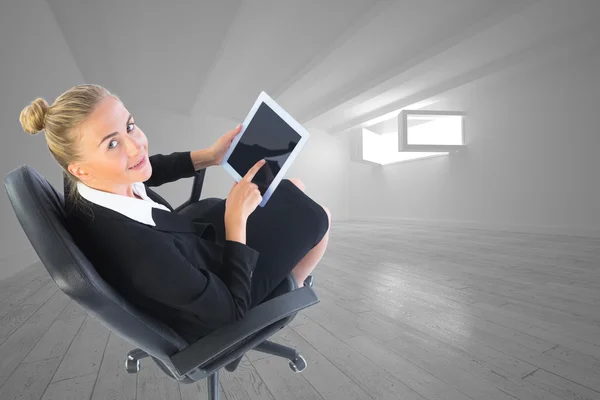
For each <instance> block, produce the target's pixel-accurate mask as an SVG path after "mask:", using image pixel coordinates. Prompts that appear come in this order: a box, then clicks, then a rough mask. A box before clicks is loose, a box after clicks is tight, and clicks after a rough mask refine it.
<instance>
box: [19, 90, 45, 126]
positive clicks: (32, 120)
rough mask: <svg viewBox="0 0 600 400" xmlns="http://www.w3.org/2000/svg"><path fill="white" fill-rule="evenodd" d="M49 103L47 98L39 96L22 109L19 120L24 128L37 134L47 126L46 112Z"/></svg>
mask: <svg viewBox="0 0 600 400" xmlns="http://www.w3.org/2000/svg"><path fill="white" fill-rule="evenodd" d="M49 108H50V107H49V106H48V103H47V102H46V100H44V99H42V98H41V97H38V98H37V99H35V100H34V101H33V102H32V103H31V104H30V105H28V106H27V107H25V108H24V109H23V110H22V111H21V115H20V117H19V121H20V122H21V126H22V127H23V130H24V131H25V132H27V133H30V134H32V135H35V134H36V133H38V132H39V131H41V130H42V129H44V128H45V125H46V123H45V120H46V113H47V112H48V109H49Z"/></svg>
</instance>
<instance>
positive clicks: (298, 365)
mask: <svg viewBox="0 0 600 400" xmlns="http://www.w3.org/2000/svg"><path fill="white" fill-rule="evenodd" d="M290 368H291V369H292V371H294V372H302V371H304V369H305V368H306V360H305V359H304V357H302V356H300V355H299V356H298V357H297V358H295V359H293V360H290Z"/></svg>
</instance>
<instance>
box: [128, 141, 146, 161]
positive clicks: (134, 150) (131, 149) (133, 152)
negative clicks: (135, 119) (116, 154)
mask: <svg viewBox="0 0 600 400" xmlns="http://www.w3.org/2000/svg"><path fill="white" fill-rule="evenodd" d="M125 143H126V148H127V154H128V155H129V156H130V157H131V158H134V157H137V156H138V155H140V153H141V152H142V149H143V146H142V144H141V143H139V142H138V141H137V140H135V139H134V138H132V137H130V136H129V137H127V140H126V142H125Z"/></svg>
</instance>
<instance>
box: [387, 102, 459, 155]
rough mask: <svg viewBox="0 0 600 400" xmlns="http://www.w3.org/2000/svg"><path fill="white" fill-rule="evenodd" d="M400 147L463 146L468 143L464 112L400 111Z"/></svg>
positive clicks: (434, 148)
mask: <svg viewBox="0 0 600 400" xmlns="http://www.w3.org/2000/svg"><path fill="white" fill-rule="evenodd" d="M398 128H399V129H398V131H399V132H398V134H399V135H398V136H399V139H398V151H410V152H413V151H417V152H419V151H437V152H448V151H456V150H460V149H461V148H462V147H464V145H465V130H464V113H463V112H460V111H429V110H402V111H401V112H400V114H398Z"/></svg>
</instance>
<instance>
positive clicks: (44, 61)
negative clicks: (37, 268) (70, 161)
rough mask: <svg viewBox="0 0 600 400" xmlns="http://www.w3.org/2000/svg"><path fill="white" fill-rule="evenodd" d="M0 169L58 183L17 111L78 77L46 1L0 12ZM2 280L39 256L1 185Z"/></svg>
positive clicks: (41, 140)
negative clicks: (30, 172) (29, 169)
mask: <svg viewBox="0 0 600 400" xmlns="http://www.w3.org/2000/svg"><path fill="white" fill-rule="evenodd" d="M0 38H1V39H0V54H1V55H2V62H1V63H0V93H2V96H1V98H0V102H1V103H0V126H1V129H2V141H3V142H2V145H1V146H0V173H1V174H2V177H3V178H4V175H5V174H6V173H8V172H9V171H10V170H12V169H14V168H16V167H18V166H20V165H21V164H29V165H31V166H33V167H34V168H36V169H37V170H38V171H40V172H42V173H43V174H44V175H45V176H46V177H47V179H48V180H49V181H50V183H52V184H58V183H60V179H61V176H60V168H59V167H58V165H57V164H56V162H55V161H54V159H53V158H52V157H51V155H50V152H49V151H48V149H47V147H46V143H45V140H44V137H43V134H40V135H38V136H29V135H28V134H27V133H25V132H24V131H23V129H22V128H21V124H20V123H19V113H20V112H21V109H22V108H23V107H25V106H26V105H27V104H29V102H31V101H32V100H34V99H35V98H36V97H38V96H40V97H44V98H45V99H47V100H48V101H49V102H51V100H53V99H54V98H56V97H57V96H58V95H60V93H62V92H63V91H64V90H65V89H67V88H68V87H70V86H72V85H75V84H77V83H80V82H81V81H82V75H81V72H80V71H79V69H78V68H77V65H75V62H74V61H73V57H72V55H71V53H70V51H69V48H68V47H67V45H66V43H65V40H64V38H63V36H62V34H61V32H60V29H59V27H58V25H57V24H56V21H55V19H54V18H53V16H52V14H51V13H50V10H49V8H48V4H47V3H46V2H45V1H18V2H17V1H14V2H10V3H9V4H3V5H2V12H1V13H0ZM0 226H1V233H0V235H1V236H0V237H1V240H0V279H3V278H5V277H6V276H9V275H11V274H12V273H14V272H16V271H18V270H20V269H22V268H24V267H25V266H27V265H29V264H31V263H32V262H34V261H35V260H36V259H37V257H36V255H35V253H34V252H33V251H32V249H31V246H30V245H29V242H28V241H27V239H26V237H25V235H24V233H22V230H21V227H20V226H19V225H18V222H17V219H16V218H15V216H14V213H13V210H12V207H11V206H10V204H9V202H8V198H7V196H6V191H5V190H4V184H3V185H2V191H1V193H0Z"/></svg>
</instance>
